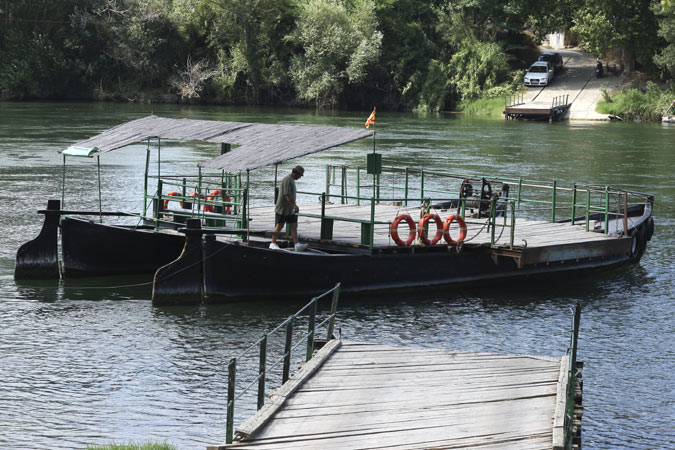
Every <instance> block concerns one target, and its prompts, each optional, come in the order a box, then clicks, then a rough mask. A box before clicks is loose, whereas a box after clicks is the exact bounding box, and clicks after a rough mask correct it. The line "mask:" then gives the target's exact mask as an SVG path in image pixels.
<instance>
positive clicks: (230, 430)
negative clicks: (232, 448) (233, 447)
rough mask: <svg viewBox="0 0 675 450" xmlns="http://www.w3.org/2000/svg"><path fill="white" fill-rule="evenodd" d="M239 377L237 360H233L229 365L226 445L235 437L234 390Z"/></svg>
mask: <svg viewBox="0 0 675 450" xmlns="http://www.w3.org/2000/svg"><path fill="white" fill-rule="evenodd" d="M236 377H237V360H236V358H232V359H231V360H230V363H229V364H228V365H227V419H226V424H225V443H226V444H231V443H232V437H233V436H234V389H235V381H236Z"/></svg>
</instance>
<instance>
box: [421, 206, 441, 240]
mask: <svg viewBox="0 0 675 450" xmlns="http://www.w3.org/2000/svg"><path fill="white" fill-rule="evenodd" d="M432 219H433V221H434V222H436V235H435V236H434V238H433V239H431V240H429V238H428V237H427V223H429V221H430V220H432ZM417 235H418V236H419V237H420V240H421V241H422V242H424V245H434V244H436V243H437V242H438V241H440V240H441V238H442V237H443V221H442V220H441V217H440V216H439V215H438V214H435V213H427V214H425V215H424V217H422V218H421V219H420V223H419V224H417Z"/></svg>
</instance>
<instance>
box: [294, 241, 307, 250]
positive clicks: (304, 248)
mask: <svg viewBox="0 0 675 450" xmlns="http://www.w3.org/2000/svg"><path fill="white" fill-rule="evenodd" d="M306 249H307V244H301V243H300V242H298V243H297V244H295V251H296V252H304V251H305V250H306Z"/></svg>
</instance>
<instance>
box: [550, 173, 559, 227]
mask: <svg viewBox="0 0 675 450" xmlns="http://www.w3.org/2000/svg"><path fill="white" fill-rule="evenodd" d="M557 186H558V182H557V181H555V180H554V181H553V196H552V198H551V203H552V204H553V207H552V208H551V222H555V207H556V204H555V200H556V193H557V190H556V188H557Z"/></svg>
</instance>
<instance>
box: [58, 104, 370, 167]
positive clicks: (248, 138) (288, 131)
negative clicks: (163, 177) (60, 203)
mask: <svg viewBox="0 0 675 450" xmlns="http://www.w3.org/2000/svg"><path fill="white" fill-rule="evenodd" d="M371 134H372V133H371V132H370V131H367V130H358V129H353V128H341V127H326V126H308V125H274V124H262V123H246V122H221V121H215V120H193V119H169V118H165V117H157V116H148V117H144V118H141V119H137V120H132V121H131V122H127V123H123V124H121V125H118V126H116V127H113V128H111V129H109V130H106V131H104V132H103V133H101V134H99V135H97V136H94V137H92V138H89V139H87V140H85V141H82V142H78V143H76V144H73V146H72V147H81V148H88V149H94V148H96V149H97V150H98V154H102V153H107V152H110V151H112V150H116V149H119V148H122V147H125V146H127V145H130V144H135V143H137V142H141V141H143V140H146V139H149V138H161V139H172V140H181V141H203V142H214V143H227V144H231V145H236V146H238V147H237V148H235V149H233V150H232V151H230V152H228V153H225V154H223V155H220V156H218V157H216V158H214V159H211V160H209V161H206V162H203V163H201V164H200V165H201V166H202V167H206V168H209V169H225V170H228V171H237V170H251V169H257V168H259V167H264V166H268V165H271V164H279V163H281V162H284V161H286V160H289V159H293V158H297V157H299V156H304V155H309V154H311V153H316V152H319V151H322V150H326V149H329V148H331V147H337V146H339V145H342V144H346V143H348V142H352V141H356V140H358V139H362V138H365V137H367V136H370V135H371ZM62 151H63V150H62Z"/></svg>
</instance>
